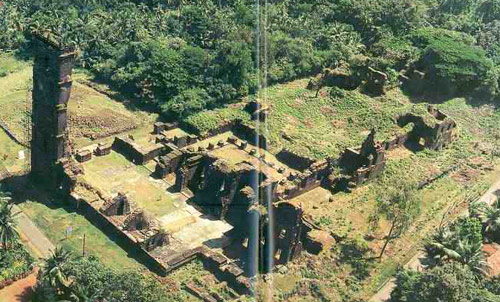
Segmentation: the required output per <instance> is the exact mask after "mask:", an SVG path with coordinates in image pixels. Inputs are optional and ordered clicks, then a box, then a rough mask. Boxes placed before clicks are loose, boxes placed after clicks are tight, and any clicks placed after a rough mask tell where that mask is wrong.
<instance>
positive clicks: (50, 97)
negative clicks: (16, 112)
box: [31, 35, 76, 189]
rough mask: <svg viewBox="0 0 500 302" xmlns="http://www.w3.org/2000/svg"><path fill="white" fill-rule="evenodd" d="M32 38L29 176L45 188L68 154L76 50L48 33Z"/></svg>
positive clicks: (53, 183)
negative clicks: (72, 77)
mask: <svg viewBox="0 0 500 302" xmlns="http://www.w3.org/2000/svg"><path fill="white" fill-rule="evenodd" d="M35 38H36V39H35V40H36V42H35V43H36V55H35V62H34V66H33V113H32V126H33V129H32V135H33V137H32V140H31V176H32V177H33V179H34V181H35V182H37V183H39V184H42V185H44V186H45V187H46V188H48V189H55V188H57V186H58V182H59V180H58V171H59V169H57V167H58V165H59V163H60V160H61V159H63V158H65V157H67V156H69V154H70V150H69V149H70V147H69V141H68V130H67V126H68V113H67V110H68V109H67V104H68V101H69V97H70V93H71V85H72V80H71V74H72V70H73V65H74V61H75V56H76V53H75V50H74V48H64V47H61V46H60V45H59V43H57V42H56V41H55V40H54V39H53V38H51V37H50V36H41V35H35Z"/></svg>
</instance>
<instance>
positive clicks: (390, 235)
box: [378, 221, 396, 261]
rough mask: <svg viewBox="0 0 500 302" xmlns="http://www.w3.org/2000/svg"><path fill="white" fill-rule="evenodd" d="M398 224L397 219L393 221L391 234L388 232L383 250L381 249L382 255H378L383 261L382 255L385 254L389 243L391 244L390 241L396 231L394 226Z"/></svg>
mask: <svg viewBox="0 0 500 302" xmlns="http://www.w3.org/2000/svg"><path fill="white" fill-rule="evenodd" d="M395 225H396V223H395V221H393V222H392V225H391V229H390V230H389V234H387V239H386V240H385V243H384V246H383V247H382V250H381V251H380V255H379V256H378V259H379V260H380V261H381V260H382V257H383V256H384V253H385V249H386V248H387V245H389V242H390V241H391V240H392V233H393V232H394V226H395Z"/></svg>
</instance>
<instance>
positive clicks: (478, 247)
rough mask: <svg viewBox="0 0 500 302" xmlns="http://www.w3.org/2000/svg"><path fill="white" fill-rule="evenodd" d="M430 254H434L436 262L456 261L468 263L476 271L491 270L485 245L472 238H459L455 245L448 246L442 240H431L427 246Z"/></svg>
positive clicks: (486, 271)
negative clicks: (484, 248)
mask: <svg viewBox="0 0 500 302" xmlns="http://www.w3.org/2000/svg"><path fill="white" fill-rule="evenodd" d="M427 249H428V251H429V250H432V252H430V253H429V252H428V254H432V255H433V257H432V260H433V261H434V263H444V262H447V261H456V262H460V263H462V264H465V265H467V266H468V267H469V268H470V269H471V270H472V271H473V272H474V273H476V274H479V275H486V274H487V273H488V270H489V266H488V263H487V262H486V260H485V257H484V253H483V246H482V244H481V243H480V242H473V241H472V240H470V239H468V238H466V239H459V240H457V241H456V242H454V246H447V245H446V244H443V243H441V242H437V241H435V242H431V243H430V244H429V245H428V246H427Z"/></svg>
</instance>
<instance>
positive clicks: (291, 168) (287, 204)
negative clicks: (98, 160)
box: [32, 44, 456, 292]
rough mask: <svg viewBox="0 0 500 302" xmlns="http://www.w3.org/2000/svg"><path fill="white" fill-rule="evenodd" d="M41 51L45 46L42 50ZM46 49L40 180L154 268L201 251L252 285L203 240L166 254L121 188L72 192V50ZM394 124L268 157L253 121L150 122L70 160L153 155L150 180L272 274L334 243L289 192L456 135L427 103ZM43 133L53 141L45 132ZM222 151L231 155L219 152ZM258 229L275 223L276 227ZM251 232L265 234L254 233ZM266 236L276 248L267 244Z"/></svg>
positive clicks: (257, 112) (240, 284)
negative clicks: (194, 129) (411, 145)
mask: <svg viewBox="0 0 500 302" xmlns="http://www.w3.org/2000/svg"><path fill="white" fill-rule="evenodd" d="M49 45H51V44H49ZM46 54H47V52H42V55H41V56H45V55H46ZM48 54H49V56H48V57H49V61H48V62H49V63H48V64H50V66H49V68H51V70H55V71H57V72H54V77H53V78H54V79H57V80H58V81H57V85H56V86H54V87H56V88H57V89H56V88H54V87H53V88H54V89H52V90H50V91H45V90H43V89H38V88H36V85H37V83H39V82H40V81H42V80H41V79H42V78H44V77H46V75H45V74H42V72H41V70H42V67H43V68H47V62H46V61H45V60H42V59H41V57H40V58H38V59H37V60H35V67H34V70H35V74H34V75H35V81H34V83H35V89H34V104H33V105H34V116H35V117H34V131H33V133H40V134H39V138H40V137H42V138H44V137H45V138H46V139H45V141H40V140H34V142H33V148H34V150H41V149H43V148H45V145H46V144H48V147H47V149H44V150H45V151H46V152H45V151H44V152H41V154H42V155H36V156H35V155H32V156H33V158H32V161H33V163H34V171H33V175H37V177H42V176H46V174H47V173H49V174H50V177H51V179H53V180H54V182H55V184H56V187H58V188H59V187H60V188H63V190H64V192H66V193H67V194H68V195H70V197H71V198H72V199H73V200H74V201H75V204H78V205H80V204H82V205H83V206H84V207H85V208H86V211H88V212H89V213H91V215H90V216H91V217H93V218H92V219H98V220H99V221H100V222H102V223H104V224H105V225H106V226H109V227H110V228H113V229H114V231H115V232H117V234H119V235H120V236H121V237H122V238H125V240H127V242H129V244H130V246H134V247H135V246H138V247H140V251H142V252H144V254H145V255H146V256H147V257H148V259H150V260H151V261H152V262H154V263H156V264H157V265H158V266H160V267H161V270H162V272H163V273H167V272H169V271H171V270H172V269H175V268H176V267H179V266H180V265H183V264H185V263H187V262H189V261H191V260H193V259H195V258H200V259H202V261H203V263H204V265H205V267H206V268H207V269H210V270H211V271H213V272H217V274H218V275H220V276H221V279H224V280H227V281H228V283H231V284H232V285H233V286H235V287H236V288H239V289H241V291H242V292H249V291H250V288H251V282H250V279H249V278H248V277H253V276H254V274H255V273H256V271H251V270H250V271H247V272H245V271H244V270H243V269H242V268H240V267H238V265H236V264H234V263H231V262H229V261H228V259H227V258H226V257H225V256H223V255H221V254H219V253H217V252H214V251H211V250H210V249H209V248H208V247H206V246H203V247H199V248H195V249H192V250H189V251H186V252H183V253H182V254H175V253H174V254H169V253H171V252H172V251H171V250H169V249H168V248H169V247H170V245H171V244H172V242H171V240H170V238H169V235H168V234H167V233H166V232H164V231H163V230H161V228H160V227H159V225H160V223H159V221H158V220H156V218H154V217H152V216H151V215H150V214H148V213H147V212H145V211H144V210H142V209H139V208H136V206H135V204H134V203H133V202H131V201H130V200H129V198H128V197H127V196H126V195H125V194H124V193H118V194H117V195H116V196H114V197H113V198H105V197H104V196H103V194H95V195H97V196H96V197H93V198H94V199H92V198H90V199H89V197H85V198H84V197H82V196H79V195H78V193H77V192H76V191H75V186H76V184H77V178H78V175H79V174H82V173H84V171H83V169H80V168H79V166H78V164H76V162H75V161H74V160H73V159H72V158H71V157H70V156H69V154H70V152H69V150H68V149H67V148H66V147H65V146H66V145H67V139H66V136H65V133H66V116H65V114H66V103H67V101H68V99H69V91H70V88H71V67H72V60H73V58H74V52H72V50H67V49H60V48H54V47H53V45H52V46H50V47H49V52H48ZM370 71H371V73H370V74H371V75H370V77H369V79H368V81H367V84H368V85H371V88H370V89H371V90H373V91H374V92H376V93H378V94H383V93H384V92H385V90H384V87H385V83H386V80H387V76H384V74H382V73H380V72H377V71H376V70H370ZM351 77H353V75H348V74H345V75H343V74H338V73H330V74H329V76H328V78H329V80H331V81H334V82H335V81H342V82H343V84H342V85H346V86H350V85H351V84H352V83H354V82H356V84H358V80H357V79H354V78H351ZM326 80H327V79H326V78H325V79H322V81H326ZM47 83H48V84H50V85H53V84H54V83H55V82H54V81H52V80H51V81H48V82H47ZM42 86H43V85H42ZM51 87H52V86H51ZM57 102H60V103H57ZM47 110H53V112H57V114H56V115H55V116H52V115H51V116H52V117H53V118H51V119H50V124H51V125H54V124H57V125H59V128H58V129H57V133H56V135H55V136H54V135H53V134H54V133H52V132H50V131H49V132H50V133H49V132H47V131H48V130H47V129H48V128H50V127H48V125H46V124H45V122H42V121H41V119H40V118H36V116H38V117H40V115H41V114H43V113H46V112H47ZM245 110H247V111H248V112H249V113H250V114H251V116H252V119H253V120H258V121H265V120H266V118H267V116H268V114H269V108H268V107H266V106H263V105H262V104H260V103H258V102H250V103H248V104H247V106H246V108H245ZM396 122H397V124H398V125H399V126H401V127H405V126H406V125H408V124H413V128H412V129H411V131H409V132H408V133H405V134H403V135H399V136H396V137H394V138H392V139H389V140H387V141H384V142H380V141H377V140H376V131H375V130H372V131H371V132H370V134H369V135H368V136H367V138H366V139H365V141H364V142H363V144H362V145H361V146H359V147H354V148H348V149H346V150H345V151H344V152H342V153H341V154H339V155H337V154H334V155H332V156H331V157H330V158H327V159H324V160H320V161H317V160H312V159H308V158H305V157H301V156H300V155H297V154H294V153H293V152H291V151H289V150H282V151H281V152H279V153H278V154H277V155H276V158H277V160H271V159H268V158H266V148H267V140H266V138H265V137H264V136H262V135H261V134H260V133H258V131H256V129H255V128H252V126H248V125H245V124H244V123H242V122H241V121H238V120H236V121H232V122H228V123H227V124H225V125H222V126H221V127H220V129H216V130H213V131H212V132H211V133H209V134H203V135H192V134H188V135H183V136H174V137H169V136H168V135H167V134H166V131H169V130H172V129H175V128H176V127H177V125H176V124H175V123H160V122H159V123H155V124H154V127H153V129H152V134H151V135H152V136H154V140H153V142H149V141H148V142H147V143H143V142H140V141H138V140H136V139H135V138H134V137H132V136H124V137H116V138H115V140H114V142H113V144H112V145H110V144H98V145H97V147H96V148H95V149H94V150H93V151H91V150H89V149H88V148H87V149H86V150H80V151H78V152H77V153H76V154H75V159H76V160H77V161H80V162H85V161H88V160H90V159H91V158H92V154H93V153H94V154H95V155H96V156H106V155H108V154H109V153H110V152H111V148H113V149H114V150H115V151H117V152H119V153H121V154H123V155H125V156H126V157H127V158H129V159H130V160H131V161H133V162H134V163H136V164H139V165H143V164H146V163H149V162H152V161H154V162H155V163H156V167H155V173H154V174H155V177H157V178H161V179H163V178H167V177H169V176H173V177H175V185H174V187H175V188H176V189H177V191H180V192H183V193H185V194H187V195H189V194H192V195H194V196H196V197H197V198H196V199H195V200H194V202H196V203H197V204H198V206H199V207H200V208H202V209H204V211H206V212H207V213H209V214H211V215H214V216H216V217H217V218H218V219H221V220H225V221H227V222H229V223H230V224H231V225H232V226H233V227H234V228H233V229H232V230H231V231H230V234H227V235H228V236H230V238H231V240H232V241H234V242H235V243H237V244H240V245H242V246H244V245H246V247H247V249H250V250H253V251H258V254H259V255H265V256H264V257H262V259H260V260H259V261H260V262H259V264H258V269H259V270H261V271H264V272H269V271H271V270H272V269H273V267H274V265H276V264H286V263H287V262H289V261H292V260H294V259H296V258H297V257H299V256H300V254H301V252H302V251H304V250H306V251H308V252H310V253H313V254H318V253H320V252H321V250H322V249H323V248H326V247H328V246H329V245H331V244H332V242H333V241H334V240H333V238H332V237H331V236H330V235H329V234H327V233H325V232H323V231H322V230H321V229H320V228H318V227H317V226H315V225H314V223H312V222H311V221H310V220H309V219H308V217H307V215H306V213H304V211H303V209H302V206H301V205H300V204H297V203H296V202H294V199H295V198H296V197H299V196H301V195H302V194H304V193H306V192H308V191H311V190H313V189H315V188H318V187H320V186H321V187H324V188H326V189H329V190H331V191H332V192H336V191H338V189H339V187H342V186H343V185H345V187H347V188H349V189H352V188H354V187H356V186H359V185H362V184H363V183H365V182H366V181H368V180H370V179H373V178H375V177H376V176H377V175H379V174H380V173H382V171H383V170H384V167H385V163H386V156H387V151H390V150H392V149H394V148H398V147H402V146H404V145H406V144H407V143H408V142H417V143H420V142H421V141H423V146H424V147H426V148H429V149H432V150H440V149H441V148H444V147H446V146H447V145H448V144H450V143H451V142H452V140H453V139H454V137H455V132H456V123H455V122H454V121H453V120H452V119H451V118H449V117H448V116H447V115H446V114H444V113H443V112H441V111H439V110H438V109H436V108H435V107H433V106H429V107H428V109H427V112H425V113H422V114H415V113H407V114H404V115H401V116H398V117H397V118H396ZM51 129H52V128H51ZM227 131H232V132H233V133H234V134H235V135H237V136H231V137H229V138H227V139H224V140H219V141H213V140H212V141H209V142H208V143H205V144H202V142H204V141H205V140H206V139H208V138H210V137H211V136H215V135H217V134H221V133H224V132H227ZM49 136H50V137H52V138H54V137H55V139H49ZM199 143H200V144H199ZM225 152H228V153H230V154H232V155H229V156H225V155H224V153H225ZM37 153H38V152H32V154H37ZM40 156H42V157H43V158H42V157H40ZM236 158H240V159H238V160H236ZM89 191H92V188H89ZM256 221H257V224H256V225H255V227H256V228H257V229H259V230H262V231H261V232H252V231H251V230H252V228H251V227H250V226H252V225H254V223H255V222H256ZM271 224H272V225H273V227H272V228H271V227H270V226H271ZM264 230H273V233H270V232H264ZM254 231H255V230H254ZM256 234H257V235H256ZM258 234H264V235H263V237H259V236H260V235H258ZM255 236H257V237H255ZM271 243H274V246H272V247H271V246H270V244H271ZM166 251H167V252H166ZM270 259H271V260H272V261H269V260H270ZM244 269H247V270H248V268H244Z"/></svg>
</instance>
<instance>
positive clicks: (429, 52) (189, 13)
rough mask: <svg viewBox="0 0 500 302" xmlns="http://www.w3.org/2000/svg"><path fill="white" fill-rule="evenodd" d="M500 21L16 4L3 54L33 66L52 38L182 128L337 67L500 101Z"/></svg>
mask: <svg viewBox="0 0 500 302" xmlns="http://www.w3.org/2000/svg"><path fill="white" fill-rule="evenodd" d="M499 17H500V0H418V1H413V0H380V1H369V0H333V1H331V0H283V1H260V4H259V5H257V3H256V2H255V1H250V0H217V1H215V0H203V1H198V0H144V1H140V0H135V1H133V0H129V1H120V0H81V1H70V0H56V1H54V0H7V1H4V2H3V3H2V2H0V49H3V50H16V51H18V53H19V54H22V55H25V56H26V55H27V56H29V54H30V50H32V49H33V48H32V45H31V38H30V37H31V36H30V34H29V33H31V32H42V33H44V32H47V31H49V32H52V33H54V34H56V35H58V36H60V37H61V39H62V42H63V43H64V44H65V45H75V46H76V47H77V49H78V52H79V57H78V65H79V67H82V68H85V69H87V70H89V71H90V72H92V73H93V74H94V75H95V78H96V80H99V81H102V82H105V83H107V84H110V85H111V86H112V87H113V88H115V89H117V90H119V91H121V92H123V93H124V94H127V95H129V96H131V97H132V98H134V99H135V100H136V102H138V103H141V104H144V105H147V106H149V107H150V108H153V109H154V110H157V111H159V112H162V113H164V114H165V115H166V116H169V117H172V118H176V117H184V116H186V115H189V114H191V113H194V112H198V111H201V110H203V109H206V108H214V107H219V106H222V105H224V104H227V103H229V102H233V101H235V100H237V99H238V98H241V97H243V96H246V95H251V94H254V93H255V92H256V91H258V89H259V87H262V86H266V85H272V84H274V83H280V82H287V81H290V80H293V79H296V78H300V77H305V76H310V75H315V74H318V73H320V72H321V71H322V70H324V69H325V68H336V67H347V68H349V69H350V70H352V71H355V72H356V73H357V74H358V75H360V77H361V78H363V70H365V68H366V67H367V66H369V67H372V68H375V69H377V70H380V71H383V72H385V73H386V74H387V75H388V77H389V81H392V82H394V83H397V82H398V79H399V78H400V76H401V75H403V76H404V74H405V72H407V71H408V70H411V69H418V70H426V71H429V72H430V74H431V76H432V78H433V81H432V83H435V88H436V89H435V90H436V91H437V92H442V93H445V94H450V93H452V94H457V93H464V92H466V93H471V92H480V93H483V94H487V95H488V96H492V97H494V96H495V95H496V93H497V90H498V77H499V76H498V73H499V72H498V68H497V67H496V66H497V65H498V63H499V62H500V20H499ZM258 70H259V71H260V72H258ZM443 83H444V84H446V85H443ZM443 87H446V89H444V88H443ZM429 88H430V87H429Z"/></svg>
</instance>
